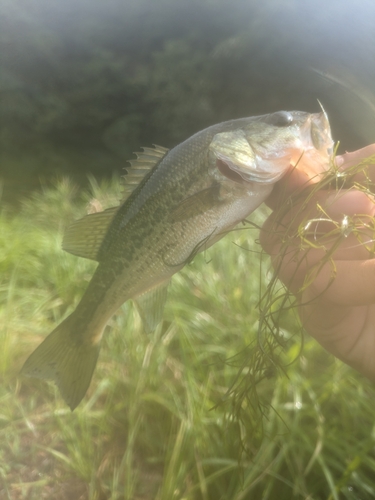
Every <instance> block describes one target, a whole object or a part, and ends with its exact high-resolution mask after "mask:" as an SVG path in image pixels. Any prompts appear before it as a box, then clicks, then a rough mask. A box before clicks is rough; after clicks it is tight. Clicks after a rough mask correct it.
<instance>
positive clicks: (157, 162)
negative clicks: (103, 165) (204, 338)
mask: <svg viewBox="0 0 375 500" xmlns="http://www.w3.org/2000/svg"><path fill="white" fill-rule="evenodd" d="M332 147H333V142H332V138H331V133H330V127H329V122H328V119H327V117H326V115H325V113H324V112H322V113H317V114H309V113H305V112H301V111H292V112H286V111H280V112H277V113H273V114H268V115H263V116H257V117H251V118H242V119H237V120H232V121H227V122H224V123H220V124H217V125H213V126H212V127H209V128H207V129H205V130H203V131H201V132H198V133H197V134H195V135H193V136H192V137H190V138H189V139H187V140H186V141H185V142H183V143H182V144H180V145H178V146H176V147H175V148H173V149H171V150H170V151H168V150H166V149H164V148H160V147H158V146H155V147H154V148H145V149H144V152H143V153H140V154H139V156H138V159H137V160H134V161H133V162H131V163H132V165H131V168H130V169H129V174H128V176H127V193H126V196H125V199H124V200H123V202H122V203H121V204H120V206H118V207H115V208H111V209H108V210H105V211H103V212H99V213H95V214H91V215H88V216H86V217H84V218H83V219H81V220H79V221H77V222H75V223H74V224H73V225H72V226H71V227H70V228H68V230H67V232H66V234H65V236H64V240H63V248H64V249H65V250H67V251H69V252H71V253H73V254H76V255H79V256H82V257H86V258H89V259H94V260H97V261H98V262H99V265H98V267H97V269H96V271H95V274H94V276H93V278H92V280H91V282H90V283H89V285H88V287H87V290H86V292H85V294H84V296H83V297H82V300H81V302H80V303H79V304H78V306H77V308H76V310H75V311H74V312H73V313H72V314H71V315H70V316H68V317H67V318H66V319H65V320H64V321H63V322H62V323H61V324H60V325H59V326H57V328H56V329H55V330H54V331H53V332H52V333H51V334H50V335H49V336H48V337H47V338H46V339H45V340H44V341H43V342H42V344H41V345H40V346H39V347H38V348H37V349H36V350H35V351H34V352H33V353H32V354H31V355H30V357H29V358H28V359H27V360H26V362H25V364H24V366H23V368H22V373H23V374H25V375H28V376H31V377H38V378H43V379H52V380H54V381H55V383H56V384H57V386H58V388H59V389H60V392H61V395H62V397H63V398H64V399H65V401H66V402H67V404H68V405H69V406H70V408H71V409H72V410H73V409H74V408H75V407H76V406H77V405H78V404H79V402H80V401H81V400H82V398H83V397H84V395H85V393H86V391H87V388H88V386H89V384H90V381H91V377H92V374H93V371H94V369H95V366H96V362H97V359H98V354H99V349H100V341H101V338H102V335H103V331H104V328H105V326H106V324H107V322H108V321H109V319H110V318H111V316H112V315H113V314H114V313H115V311H116V310H117V309H118V308H119V307H120V306H121V304H123V303H124V302H125V301H126V300H128V299H135V301H136V303H137V305H138V308H139V311H140V313H141V317H142V319H143V321H144V324H145V328H146V330H152V329H154V328H155V327H156V325H157V324H158V322H159V321H160V320H161V317H162V310H163V306H164V303H165V298H166V289H167V285H168V283H169V280H170V278H171V276H172V275H173V274H174V273H176V272H177V271H179V270H180V269H181V268H182V267H183V266H184V265H185V264H186V263H187V262H188V261H189V260H190V259H191V258H192V256H194V255H195V254H196V253H198V252H200V251H202V250H204V249H206V248H208V247H209V246H211V245H212V244H213V243H215V242H216V241H218V240H219V239H220V238H222V237H223V236H224V235H225V233H226V232H227V231H228V230H230V229H231V228H233V227H234V226H236V225H237V224H238V223H239V222H240V221H242V220H243V219H245V218H246V217H247V216H248V215H249V214H250V213H251V212H253V211H254V210H255V209H256V208H257V207H258V206H259V205H260V204H261V203H262V202H263V201H264V200H265V199H266V198H267V197H268V196H269V195H270V194H271V192H272V189H273V186H274V184H275V183H276V182H277V181H278V180H279V179H280V178H281V177H282V176H283V175H285V173H286V172H287V171H288V170H289V169H290V168H291V166H292V167H293V166H295V165H297V167H296V168H299V169H302V170H303V171H304V172H306V174H307V175H308V176H309V177H312V176H319V175H320V174H321V173H323V172H324V171H326V170H327V169H328V167H329V163H330V157H331V154H332Z"/></svg>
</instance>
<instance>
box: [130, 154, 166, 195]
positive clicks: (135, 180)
mask: <svg viewBox="0 0 375 500" xmlns="http://www.w3.org/2000/svg"><path fill="white" fill-rule="evenodd" d="M142 149H143V151H142V152H139V153H135V154H136V155H137V158H136V159H135V160H129V163H130V167H128V168H127V173H126V174H125V175H124V176H123V179H124V194H123V199H122V201H125V200H127V199H128V198H129V196H130V195H131V193H132V192H133V191H134V189H135V188H136V187H137V186H138V184H139V183H140V182H141V181H142V179H143V178H144V176H145V175H147V174H148V173H149V171H150V170H152V169H153V168H154V166H155V165H156V164H157V163H159V162H160V160H162V158H164V156H165V155H166V154H167V153H168V151H169V149H166V148H163V147H162V146H157V145H156V144H154V147H153V148H142Z"/></svg>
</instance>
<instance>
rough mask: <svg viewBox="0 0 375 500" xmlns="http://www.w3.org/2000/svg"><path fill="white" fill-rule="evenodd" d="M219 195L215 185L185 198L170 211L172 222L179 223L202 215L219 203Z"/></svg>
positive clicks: (217, 186) (218, 188)
mask: <svg viewBox="0 0 375 500" xmlns="http://www.w3.org/2000/svg"><path fill="white" fill-rule="evenodd" d="M219 195H220V185H219V183H215V184H212V186H210V187H209V188H207V189H203V190H202V191H199V192H198V193H195V194H193V195H191V196H189V197H188V198H185V199H184V200H182V201H181V203H180V204H179V205H177V207H176V208H175V209H174V210H173V211H172V213H171V215H170V218H171V220H172V222H179V221H183V220H187V219H190V218H192V217H196V216H198V215H202V214H203V213H205V212H207V210H209V209H212V208H214V207H215V206H216V205H217V204H218V203H220V199H219Z"/></svg>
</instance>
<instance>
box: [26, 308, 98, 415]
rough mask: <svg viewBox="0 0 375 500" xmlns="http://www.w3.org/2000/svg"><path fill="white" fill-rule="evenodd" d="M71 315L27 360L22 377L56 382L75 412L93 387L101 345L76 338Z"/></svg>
mask: <svg viewBox="0 0 375 500" xmlns="http://www.w3.org/2000/svg"><path fill="white" fill-rule="evenodd" d="M73 314H74V313H73ZM71 320H72V316H69V317H68V318H66V319H65V320H64V321H63V322H62V323H61V324H60V325H59V326H58V327H57V328H55V330H53V332H52V333H50V335H48V337H47V338H46V339H45V340H44V341H43V342H42V343H41V344H40V346H39V347H37V348H36V349H35V351H34V352H33V353H32V354H31V355H30V356H29V357H28V359H27V360H26V362H25V364H24V365H23V367H22V370H21V374H22V375H26V376H28V377H36V378H42V379H50V380H53V381H54V382H55V383H56V385H57V387H58V388H59V390H60V393H61V395H62V397H63V398H64V400H65V402H66V403H67V404H68V405H69V406H70V409H71V410H72V411H73V410H74V408H76V406H78V404H79V403H80V402H81V400H82V398H83V397H84V395H85V394H86V391H87V389H88V387H89V385H90V381H91V377H92V374H93V372H94V369H95V366H96V362H97V359H98V355H99V350H100V344H99V343H97V344H93V343H90V342H89V341H87V340H85V339H83V338H82V337H81V338H77V337H75V336H74V335H73V331H72V328H71V326H72V324H73V323H74V321H71Z"/></svg>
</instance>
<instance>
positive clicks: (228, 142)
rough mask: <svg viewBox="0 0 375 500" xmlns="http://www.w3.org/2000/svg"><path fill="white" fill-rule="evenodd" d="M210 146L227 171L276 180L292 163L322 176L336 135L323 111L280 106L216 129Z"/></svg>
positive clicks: (234, 176)
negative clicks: (231, 126)
mask: <svg viewBox="0 0 375 500" xmlns="http://www.w3.org/2000/svg"><path fill="white" fill-rule="evenodd" d="M233 123H235V122H233ZM209 150H210V155H211V161H213V162H214V163H215V166H216V168H217V170H218V171H219V172H220V174H222V175H224V176H225V177H227V178H229V179H231V180H233V181H236V182H240V183H244V182H256V183H262V184H273V183H275V182H277V181H278V180H279V179H280V178H281V177H282V176H283V175H285V173H286V172H287V171H288V170H289V169H290V168H297V169H300V170H303V171H304V172H305V173H306V174H307V175H308V177H309V178H314V179H316V180H318V179H319V178H320V176H321V175H322V174H323V173H324V172H325V171H327V170H328V168H329V166H330V159H331V157H332V152H333V140H332V137H331V130H330V125H329V121H328V117H327V115H326V113H325V112H324V111H322V112H321V113H313V114H311V113H306V112H303V111H279V112H277V113H272V114H269V115H264V116H259V117H255V118H249V121H248V122H247V123H246V122H245V124H244V122H243V121H242V122H241V124H240V125H239V127H238V128H233V129H232V130H228V131H225V132H221V133H218V134H216V135H215V136H214V137H213V140H212V142H211V144H210V147H209Z"/></svg>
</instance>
